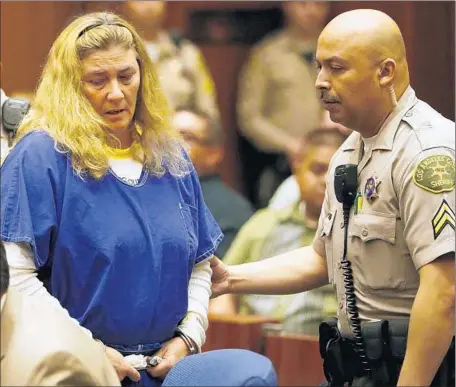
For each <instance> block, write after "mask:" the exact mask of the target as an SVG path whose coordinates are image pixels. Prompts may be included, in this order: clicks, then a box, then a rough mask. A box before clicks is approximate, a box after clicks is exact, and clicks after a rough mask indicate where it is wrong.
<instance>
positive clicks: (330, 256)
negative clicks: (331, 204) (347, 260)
mask: <svg viewBox="0 0 456 387" xmlns="http://www.w3.org/2000/svg"><path fill="white" fill-rule="evenodd" d="M336 215H337V210H333V211H331V212H329V213H328V214H327V215H326V218H325V219H324V220H323V227H322V230H321V237H322V238H323V240H324V242H325V252H326V263H327V265H328V279H329V282H330V283H331V284H334V251H333V250H334V249H333V236H332V234H333V226H334V222H335V219H336Z"/></svg>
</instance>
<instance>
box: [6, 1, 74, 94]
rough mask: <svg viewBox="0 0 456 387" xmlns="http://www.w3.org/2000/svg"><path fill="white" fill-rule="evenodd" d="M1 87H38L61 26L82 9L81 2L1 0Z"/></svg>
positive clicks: (26, 89) (11, 89)
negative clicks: (43, 67) (46, 60)
mask: <svg viewBox="0 0 456 387" xmlns="http://www.w3.org/2000/svg"><path fill="white" fill-rule="evenodd" d="M0 6H1V8H2V12H1V23H0V24H1V29H0V32H1V45H0V46H1V54H0V58H1V61H2V77H1V80H2V82H1V83H2V89H4V90H5V91H6V92H7V93H8V94H11V93H14V92H21V93H22V92H31V91H33V90H34V89H35V87H36V83H37V81H38V78H39V76H40V73H41V69H42V66H43V64H44V62H45V59H46V56H47V54H48V52H49V49H50V47H51V45H52V42H53V41H54V39H55V38H56V37H57V35H58V33H59V32H60V31H61V29H62V28H63V27H64V26H65V25H66V24H67V23H68V22H69V21H70V20H71V18H72V17H73V16H74V15H77V14H79V13H80V12H81V11H82V7H81V2H80V1H62V2H52V1H43V2H41V1H40V2H35V1H11V2H10V1H8V2H3V1H2V2H1V4H0Z"/></svg>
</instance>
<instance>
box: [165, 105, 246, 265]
mask: <svg viewBox="0 0 456 387" xmlns="http://www.w3.org/2000/svg"><path fill="white" fill-rule="evenodd" d="M173 126H174V127H175V128H176V129H177V130H178V131H179V132H180V133H181V134H182V136H183V138H184V140H185V142H186V144H187V146H188V149H189V155H190V158H191V160H192V162H193V165H194V166H195V169H196V171H197V172H198V176H199V179H200V183H201V188H202V190H203V196H204V200H205V202H206V205H207V206H208V208H209V210H210V211H211V213H212V214H213V215H214V218H215V220H216V221H217V223H218V225H219V226H220V228H221V229H222V232H223V235H224V236H225V238H224V239H223V241H222V242H221V243H220V245H219V247H218V248H217V250H216V252H215V254H216V255H217V256H218V257H220V258H221V259H223V257H224V256H225V254H226V252H227V250H228V248H229V247H230V245H231V243H232V242H233V240H234V238H235V236H236V234H237V233H238V231H239V230H240V228H241V227H242V226H243V225H244V223H245V222H246V221H247V220H248V219H249V218H250V217H251V216H252V214H253V207H252V205H251V203H250V202H249V201H248V200H247V199H246V198H244V197H243V196H242V195H240V194H239V193H237V192H236V191H234V190H233V189H231V188H230V187H228V186H227V185H226V184H225V183H224V182H223V180H222V179H221V177H220V175H219V165H220V162H221V161H222V159H223V155H224V133H223V131H222V129H221V128H220V125H218V121H216V120H213V119H211V118H210V117H208V116H206V115H204V114H203V113H198V112H196V111H194V110H191V109H188V110H186V109H183V110H178V111H177V112H176V113H175V115H174V120H173Z"/></svg>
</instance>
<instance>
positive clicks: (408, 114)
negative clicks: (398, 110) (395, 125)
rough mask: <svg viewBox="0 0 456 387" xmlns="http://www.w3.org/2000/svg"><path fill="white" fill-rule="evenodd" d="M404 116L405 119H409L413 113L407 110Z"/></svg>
mask: <svg viewBox="0 0 456 387" xmlns="http://www.w3.org/2000/svg"><path fill="white" fill-rule="evenodd" d="M405 116H406V117H411V116H413V111H412V110H409V111H408V112H407V113H405Z"/></svg>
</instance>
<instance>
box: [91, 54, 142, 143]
mask: <svg viewBox="0 0 456 387" xmlns="http://www.w3.org/2000/svg"><path fill="white" fill-rule="evenodd" d="M82 71H83V75H82V91H83V93H84V95H85V96H86V97H87V99H88V100H89V102H90V103H91V105H92V107H93V108H94V109H95V111H96V112H97V113H98V114H99V115H100V116H101V117H103V118H104V119H105V121H106V122H107V123H108V128H106V129H107V130H108V131H110V132H111V133H113V134H114V135H115V134H116V133H119V132H122V131H126V130H128V129H129V127H130V124H131V121H132V119H133V116H134V114H135V109H136V100H137V98H138V91H139V85H140V79H141V75H140V69H139V65H138V62H137V60H136V53H135V51H134V50H133V49H125V48H123V47H121V46H113V47H111V48H109V49H107V50H97V51H94V52H92V53H91V54H89V55H88V56H87V57H86V58H85V59H83V61H82Z"/></svg>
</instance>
